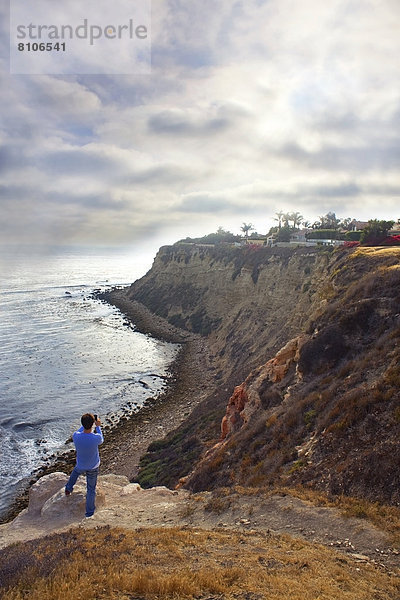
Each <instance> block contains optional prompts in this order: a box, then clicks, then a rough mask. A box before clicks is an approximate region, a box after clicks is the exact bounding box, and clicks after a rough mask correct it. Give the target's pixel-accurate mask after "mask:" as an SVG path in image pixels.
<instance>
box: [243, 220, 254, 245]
mask: <svg viewBox="0 0 400 600" xmlns="http://www.w3.org/2000/svg"><path fill="white" fill-rule="evenodd" d="M252 229H254V227H253V223H243V225H242V226H241V228H240V230H241V231H243V233H244V235H245V237H246V243H247V242H248V239H249V231H251V230H252Z"/></svg>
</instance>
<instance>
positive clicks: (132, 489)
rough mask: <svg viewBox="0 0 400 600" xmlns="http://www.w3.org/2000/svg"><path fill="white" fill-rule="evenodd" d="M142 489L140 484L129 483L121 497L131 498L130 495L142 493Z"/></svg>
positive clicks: (123, 489) (122, 491)
mask: <svg viewBox="0 0 400 600" xmlns="http://www.w3.org/2000/svg"><path fill="white" fill-rule="evenodd" d="M141 491H142V488H141V487H140V485H139V484H138V483H129V484H128V485H125V486H124V487H123V488H122V490H121V496H129V495H130V494H137V493H138V492H141Z"/></svg>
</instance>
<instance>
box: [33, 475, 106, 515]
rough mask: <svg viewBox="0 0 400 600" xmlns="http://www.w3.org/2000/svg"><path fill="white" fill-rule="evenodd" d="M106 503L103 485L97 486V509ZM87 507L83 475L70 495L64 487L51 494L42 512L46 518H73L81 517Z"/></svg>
mask: <svg viewBox="0 0 400 600" xmlns="http://www.w3.org/2000/svg"><path fill="white" fill-rule="evenodd" d="M105 503H106V496H105V493H104V491H102V489H101V485H98V486H97V488H96V510H98V509H100V508H102V507H103V506H104V505H105ZM85 509H86V478H85V477H81V478H80V480H78V481H77V482H76V484H75V486H74V491H73V492H72V494H70V495H69V496H66V495H65V492H64V489H61V490H59V491H58V492H57V493H56V494H54V495H53V496H51V497H50V498H49V499H48V500H46V502H45V503H44V505H43V508H42V510H41V512H40V514H41V516H42V517H44V518H46V519H51V520H53V519H60V520H61V521H64V520H70V518H71V517H73V518H81V517H84V515H85Z"/></svg>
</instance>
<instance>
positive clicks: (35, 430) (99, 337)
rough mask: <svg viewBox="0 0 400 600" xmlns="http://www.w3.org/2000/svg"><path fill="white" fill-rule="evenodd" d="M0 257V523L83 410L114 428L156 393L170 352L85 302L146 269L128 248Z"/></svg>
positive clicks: (61, 446)
mask: <svg viewBox="0 0 400 600" xmlns="http://www.w3.org/2000/svg"><path fill="white" fill-rule="evenodd" d="M0 252H1V253H0V306H1V309H0V311H1V312H0V314H1V319H0V517H1V516H2V515H4V514H5V513H6V512H7V509H8V508H9V507H10V505H11V504H12V502H13V500H14V499H15V498H16V496H17V495H18V493H19V492H20V490H21V488H22V487H23V486H24V485H26V481H27V480H28V479H29V478H30V476H31V474H32V473H33V471H34V470H35V469H37V468H40V467H41V466H42V465H43V464H44V463H45V461H46V460H47V459H48V457H49V456H51V455H53V454H57V453H59V452H62V451H64V450H66V449H68V448H69V447H71V445H70V443H68V442H67V440H68V439H69V438H70V436H71V434H72V432H73V431H74V430H75V429H76V428H77V427H79V425H80V416H81V415H82V413H84V412H88V411H89V412H93V413H97V414H98V415H99V416H100V417H101V419H102V422H103V424H108V425H110V426H113V425H115V424H116V423H117V422H118V420H119V419H120V418H121V417H122V416H126V415H129V414H132V412H133V411H136V410H138V409H139V408H140V406H142V405H143V404H144V403H145V402H146V399H148V398H150V397H154V396H156V395H158V394H160V393H161V392H162V391H163V390H164V389H165V385H166V383H165V381H166V377H167V375H168V373H169V367H170V366H171V363H172V362H173V361H174V359H175V358H176V354H177V352H178V350H179V347H178V345H176V344H170V343H166V342H162V341H159V340H156V339H154V338H151V337H149V336H146V335H143V334H141V333H139V332H137V331H135V329H134V327H131V326H129V323H127V321H126V319H125V318H124V316H123V315H122V314H121V313H120V312H119V311H118V309H116V308H115V307H113V306H111V305H108V304H105V303H104V302H101V301H100V300H98V299H96V298H95V297H93V291H94V290H96V289H100V290H105V289H107V288H109V287H112V286H115V285H118V286H119V285H121V286H123V285H129V284H130V283H132V281H134V280H135V279H137V278H138V277H140V276H142V275H143V274H144V273H145V271H146V270H147V269H148V267H149V266H150V265H149V264H146V260H145V259H139V258H138V257H136V258H135V252H134V251H132V250H121V249H119V250H116V249H115V248H90V249H89V248H77V247H75V248H51V249H47V251H46V252H41V253H38V252H37V251H34V252H33V251H32V250H31V249H28V248H18V249H13V250H10V249H7V248H2V249H1V251H0ZM147 263H148V261H147Z"/></svg>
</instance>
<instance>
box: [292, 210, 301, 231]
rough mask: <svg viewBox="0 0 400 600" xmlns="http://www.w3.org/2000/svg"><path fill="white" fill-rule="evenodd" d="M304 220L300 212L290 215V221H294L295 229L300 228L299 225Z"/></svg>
mask: <svg viewBox="0 0 400 600" xmlns="http://www.w3.org/2000/svg"><path fill="white" fill-rule="evenodd" d="M303 218H304V217H303V215H301V214H300V213H299V212H292V213H290V215H289V221H293V229H296V228H298V225H300V223H301V222H302V220H303Z"/></svg>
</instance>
